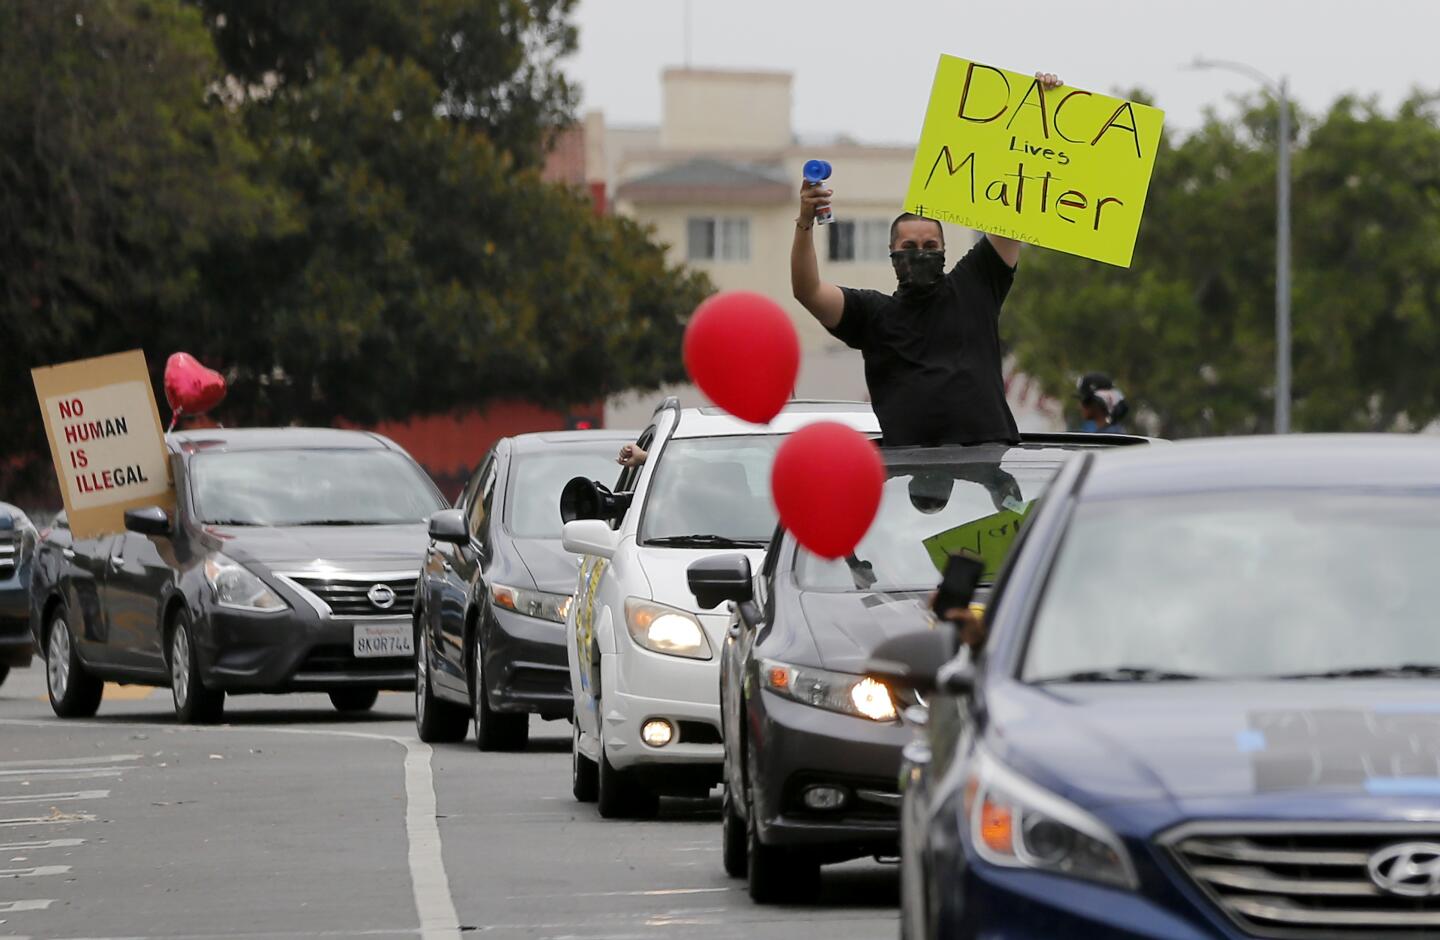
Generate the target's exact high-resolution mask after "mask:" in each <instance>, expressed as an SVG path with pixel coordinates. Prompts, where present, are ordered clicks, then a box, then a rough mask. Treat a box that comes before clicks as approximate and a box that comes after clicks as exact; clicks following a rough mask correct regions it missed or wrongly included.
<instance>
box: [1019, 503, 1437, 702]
mask: <svg viewBox="0 0 1440 940" xmlns="http://www.w3.org/2000/svg"><path fill="white" fill-rule="evenodd" d="M1437 557H1440V497H1437V496H1435V495H1424V496H1421V495H1413V494H1402V495H1384V494H1380V493H1376V492H1369V493H1356V492H1354V491H1349V492H1336V491H1310V492H1276V491H1267V492H1263V493H1260V492H1256V493H1248V494H1235V493H1215V494H1204V495H1198V496H1185V497H1176V496H1169V497H1164V498H1148V499H1135V500H1133V501H1127V502H1123V503H1121V502H1103V503H1092V504H1089V505H1081V506H1080V507H1079V509H1078V510H1077V511H1076V514H1075V517H1074V520H1073V521H1072V523H1071V526H1070V531H1069V532H1068V533H1067V534H1066V536H1065V541H1064V544H1063V546H1062V547H1061V550H1060V553H1059V557H1058V559H1057V560H1056V563H1055V567H1054V569H1053V571H1052V573H1051V576H1050V582H1049V585H1048V586H1047V588H1046V590H1045V593H1044V597H1043V599H1042V602H1041V606H1040V609H1039V612H1038V614H1037V618H1036V621H1035V624H1034V629H1033V631H1032V633H1031V637H1030V645H1029V650H1028V652H1027V655H1026V660H1025V666H1024V670H1023V676H1024V678H1025V679H1027V680H1031V681H1035V680H1043V679H1045V678H1054V677H1060V676H1068V675H1073V674H1076V673H1086V672H1100V673H1105V672H1112V671H1115V670H1123V669H1142V670H1159V671H1162V672H1165V673H1176V674H1189V675H1195V676H1199V677H1203V678H1244V677H1258V676H1283V675H1301V674H1315V673H1325V672H1331V671H1343V670H1354V669H1365V668H1389V667H1395V666H1401V665H1412V664H1440V630H1437V623H1440V613H1437V612H1440V578H1437V577H1436V576H1435V558H1437Z"/></svg>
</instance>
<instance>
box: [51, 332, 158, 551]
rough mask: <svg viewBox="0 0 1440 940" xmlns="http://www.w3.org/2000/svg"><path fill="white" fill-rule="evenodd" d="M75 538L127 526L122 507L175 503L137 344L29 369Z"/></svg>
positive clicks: (121, 528) (147, 380)
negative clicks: (122, 350)
mask: <svg viewBox="0 0 1440 940" xmlns="http://www.w3.org/2000/svg"><path fill="white" fill-rule="evenodd" d="M30 377H31V379H33V380H34V382H35V396H36V397H37V398H38V399H39V400H40V413H41V415H42V416H43V417H44V419H45V436H46V437H47V438H48V439H49V441H50V456H51V458H52V459H53V460H54V461H55V474H56V476H57V477H58V478H59V481H60V495H61V496H62V498H63V499H64V501H65V513H66V516H67V517H68V519H69V522H70V531H71V532H72V533H73V534H74V536H75V538H77V539H87V538H95V537H96V536H98V535H104V534H107V533H110V532H120V531H122V530H123V529H124V528H125V510H127V509H134V508H138V507H141V506H161V507H163V508H166V509H169V508H170V507H172V506H173V505H174V496H173V493H172V491H171V487H170V464H169V459H168V457H167V455H166V450H165V435H164V432H163V431H161V430H160V411H159V409H158V408H157V407H156V406H155V392H154V389H152V388H151V385H150V373H149V370H148V369H146V367H145V354H144V353H143V352H141V351H140V350H138V349H136V350H131V351H130V352H124V353H116V354H115V355H113V356H101V357H99V358H97V359H82V360H79V361H77V362H67V363H64V364H61V365H55V366H42V367H41V368H38V369H32V370H30Z"/></svg>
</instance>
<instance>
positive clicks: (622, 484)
mask: <svg viewBox="0 0 1440 940" xmlns="http://www.w3.org/2000/svg"><path fill="white" fill-rule="evenodd" d="M654 443H655V426H654V425H651V426H650V427H648V428H646V429H645V432H644V433H643V434H641V435H640V436H639V437H638V438H636V439H635V444H636V446H637V447H639V448H640V449H641V450H649V449H650V445H651V444H654ZM615 450H616V452H617V453H618V452H619V450H620V448H618V447H617V448H615ZM641 466H643V464H642V465H637V466H634V467H626V468H625V469H623V470H621V471H620V477H619V479H617V480H616V481H615V490H614V492H616V493H629V492H631V491H632V490H634V489H635V485H636V484H637V483H639V482H640V469H641Z"/></svg>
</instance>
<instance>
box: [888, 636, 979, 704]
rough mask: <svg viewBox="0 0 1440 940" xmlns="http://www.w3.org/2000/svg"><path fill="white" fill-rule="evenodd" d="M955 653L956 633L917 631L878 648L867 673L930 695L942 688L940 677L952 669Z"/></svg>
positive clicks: (895, 638)
mask: <svg viewBox="0 0 1440 940" xmlns="http://www.w3.org/2000/svg"><path fill="white" fill-rule="evenodd" d="M955 652H956V651H955V633H954V631H952V630H945V629H939V630H915V631H913V632H910V633H902V634H901V635H900V636H895V637H891V638H890V639H888V640H886V641H885V642H883V643H881V644H880V645H879V646H877V647H875V650H874V651H873V652H872V653H871V654H870V661H869V663H867V664H866V667H865V672H866V673H867V674H869V675H872V676H874V677H876V678H877V679H884V680H885V681H886V682H889V683H891V684H894V685H899V686H905V687H906V688H910V689H914V690H915V691H916V692H919V693H920V694H921V695H928V694H930V693H932V692H935V691H936V690H937V689H941V688H942V687H941V685H940V675H941V673H942V672H943V671H944V670H945V669H948V668H949V665H948V664H949V663H950V660H951V659H953V658H954V656H955ZM967 668H968V667H967ZM945 691H948V690H945Z"/></svg>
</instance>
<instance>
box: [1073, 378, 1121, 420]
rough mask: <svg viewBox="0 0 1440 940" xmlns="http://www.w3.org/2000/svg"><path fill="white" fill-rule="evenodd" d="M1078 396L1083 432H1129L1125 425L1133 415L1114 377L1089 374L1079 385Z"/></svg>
mask: <svg viewBox="0 0 1440 940" xmlns="http://www.w3.org/2000/svg"><path fill="white" fill-rule="evenodd" d="M1075 397H1076V398H1078V399H1079V400H1080V415H1081V418H1082V420H1081V422H1080V427H1079V430H1081V431H1088V432H1091V433H1095V434H1125V433H1126V431H1125V425H1124V424H1123V422H1124V420H1125V416H1126V415H1127V414H1129V413H1130V405H1129V403H1128V402H1126V401H1125V394H1124V393H1123V392H1121V391H1120V389H1118V388H1116V387H1115V383H1114V381H1113V380H1112V379H1111V378H1110V376H1108V375H1106V374H1105V373H1103V372H1089V373H1086V374H1085V375H1083V376H1081V377H1080V381H1079V382H1077V383H1076V385H1075Z"/></svg>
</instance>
